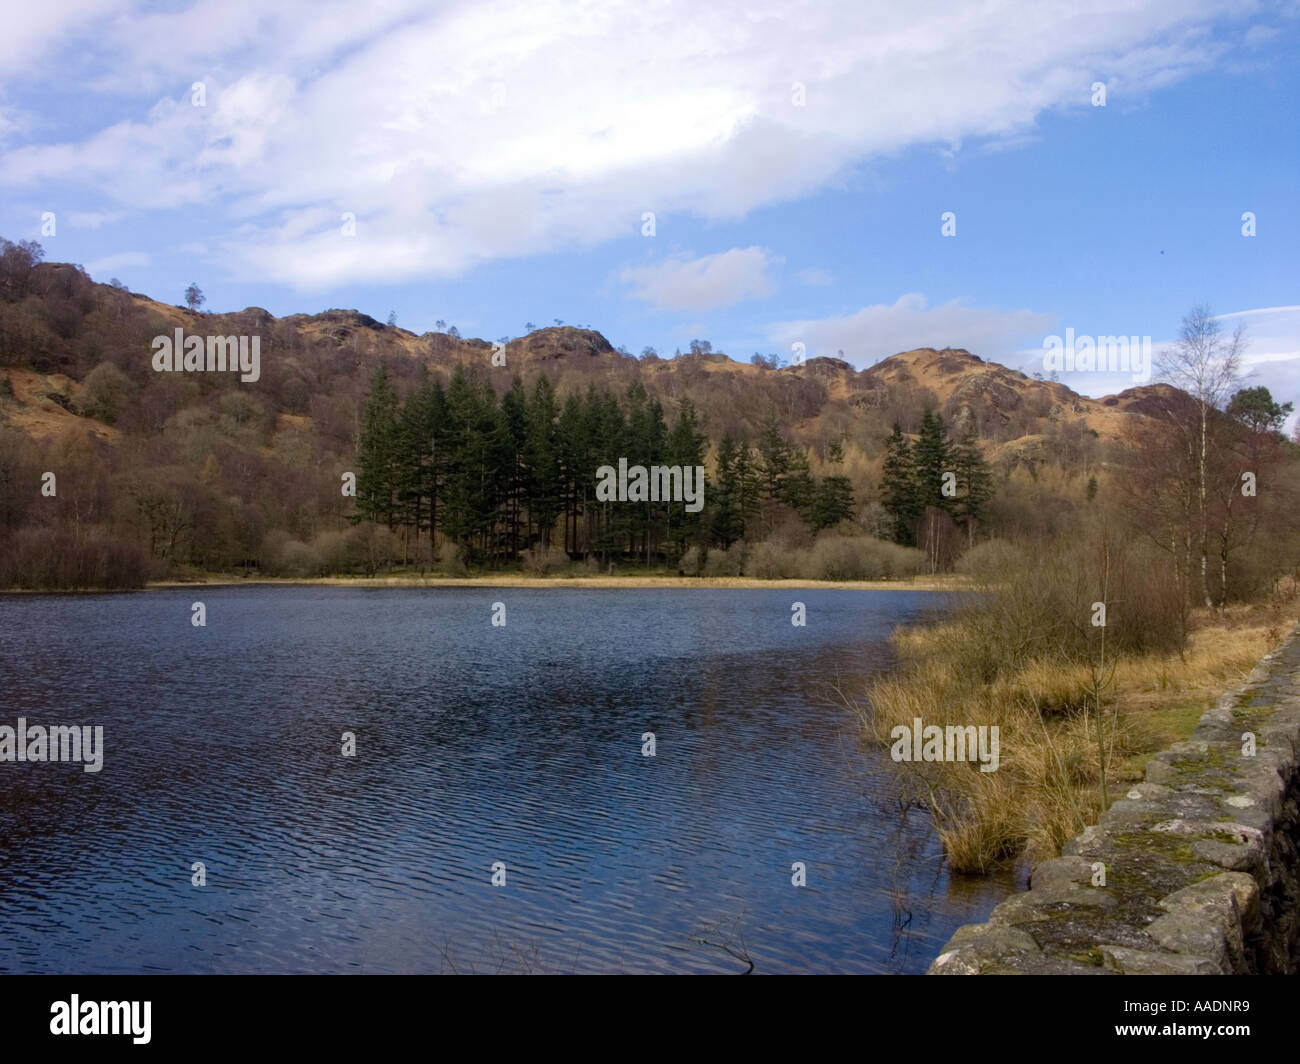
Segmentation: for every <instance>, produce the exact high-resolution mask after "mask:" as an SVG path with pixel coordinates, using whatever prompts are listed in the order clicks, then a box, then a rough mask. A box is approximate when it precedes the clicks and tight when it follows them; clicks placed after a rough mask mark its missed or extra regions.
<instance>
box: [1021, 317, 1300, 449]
mask: <svg viewBox="0 0 1300 1064" xmlns="http://www.w3.org/2000/svg"><path fill="white" fill-rule="evenodd" d="M1217 317H1218V319H1219V321H1220V323H1221V324H1222V326H1223V332H1224V334H1225V336H1227V335H1231V333H1232V331H1233V330H1234V329H1235V328H1236V327H1237V324H1238V322H1242V323H1244V324H1245V326H1246V334H1245V335H1246V350H1245V354H1244V356H1243V358H1242V369H1243V380H1242V387H1248V388H1253V387H1256V386H1258V385H1263V386H1264V387H1266V388H1268V390H1269V391H1270V392H1271V393H1272V395H1273V398H1274V399H1275V400H1276V401H1277V402H1279V403H1287V402H1290V403H1295V404H1296V406H1297V407H1300V306H1294V307H1260V308H1257V309H1254V310H1240V311H1233V312H1231V313H1228V314H1220V315H1217ZM1058 331H1059V332H1063V330H1058ZM1174 342H1175V341H1174V340H1173V339H1172V338H1166V339H1159V340H1156V339H1153V340H1152V342H1151V353H1152V359H1153V362H1154V360H1155V359H1157V358H1159V355H1160V352H1161V351H1163V350H1166V349H1168V348H1171V347H1173V346H1174ZM1043 354H1044V349H1043V347H1042V346H1041V345H1040V344H1035V345H1034V346H1030V347H1025V348H1023V349H1021V350H1019V351H1015V352H1012V353H1010V354H1008V356H1007V357H1006V358H1005V360H1001V361H1004V363H1005V364H1006V365H1008V366H1011V367H1013V368H1014V369H1019V370H1021V371H1022V372H1024V373H1028V374H1031V375H1032V374H1034V373H1043V372H1044V370H1043ZM1152 374H1153V378H1152V379H1153V380H1155V379H1158V375H1157V372H1156V370H1155V369H1153V370H1152ZM1058 379H1059V380H1060V382H1061V383H1062V384H1064V385H1065V386H1066V387H1068V388H1072V389H1073V390H1074V391H1076V392H1079V393H1080V394H1081V395H1090V396H1093V397H1094V398H1100V397H1101V396H1105V395H1116V394H1118V393H1119V392H1122V391H1125V390H1126V389H1128V388H1132V387H1134V386H1135V385H1136V384H1138V383H1151V382H1150V381H1147V382H1140V381H1138V382H1135V381H1134V379H1133V374H1131V373H1103V372H1089V373H1078V372H1076V373H1061V374H1059V378H1058ZM1291 420H1292V423H1294V421H1295V420H1296V418H1295V417H1294V416H1293V418H1292V419H1291Z"/></svg>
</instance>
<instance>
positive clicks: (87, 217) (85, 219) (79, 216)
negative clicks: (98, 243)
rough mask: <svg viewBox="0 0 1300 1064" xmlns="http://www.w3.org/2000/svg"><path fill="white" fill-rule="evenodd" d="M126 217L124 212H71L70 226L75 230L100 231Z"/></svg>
mask: <svg viewBox="0 0 1300 1064" xmlns="http://www.w3.org/2000/svg"><path fill="white" fill-rule="evenodd" d="M125 216H126V215H125V213H124V212H123V211H69V212H68V225H69V226H71V227H72V228H73V229H99V228H101V227H102V226H105V225H111V224H112V223H113V222H118V221H121V220H122V219H123V218H124V217H125Z"/></svg>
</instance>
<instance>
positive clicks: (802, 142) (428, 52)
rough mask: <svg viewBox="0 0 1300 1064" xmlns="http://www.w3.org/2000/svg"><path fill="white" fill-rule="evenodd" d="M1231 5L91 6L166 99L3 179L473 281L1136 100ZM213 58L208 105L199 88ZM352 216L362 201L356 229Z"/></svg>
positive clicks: (1201, 63) (109, 75) (273, 263)
mask: <svg viewBox="0 0 1300 1064" xmlns="http://www.w3.org/2000/svg"><path fill="white" fill-rule="evenodd" d="M47 6H49V7H51V8H55V7H59V6H60V5H47ZM83 7H85V8H87V9H89V10H97V8H96V6H95V4H94V3H93V2H91V0H83ZM33 10H35V9H33ZM1225 10H1226V11H1229V12H1231V11H1232V10H1234V5H1233V3H1232V0H1145V2H1142V3H1133V2H1130V0H1102V2H1100V3H1098V4H1093V5H1089V6H1088V7H1087V8H1086V9H1083V8H1080V7H1079V5H1078V4H1077V3H1076V2H1075V0H1040V2H1038V3H1036V4H1035V5H1034V8H1033V17H1031V18H1030V17H1026V16H1025V8H1024V6H1023V4H1022V3H1016V2H1011V0H991V2H989V3H984V4H980V5H970V4H969V3H966V2H965V0H948V2H946V3H935V4H927V5H899V4H897V3H894V2H893V0H876V2H863V0H839V2H827V3H818V4H803V5H800V4H795V5H793V6H792V5H791V4H789V3H787V2H784V0H781V2H777V0H766V2H764V0H719V2H718V3H711V4H708V5H700V4H698V3H695V2H694V0H690V2H688V0H676V2H668V3H662V4H654V5H647V4H644V3H641V2H640V0H622V2H619V0H609V2H605V3H601V4H599V5H590V6H585V7H582V8H580V9H575V8H574V7H573V6H572V5H571V4H566V3H563V2H561V0H456V2H452V3H448V4H440V5H438V6H437V8H436V9H433V10H431V9H430V8H429V7H428V6H427V5H425V4H423V3H419V2H417V0H388V2H387V3H384V4H382V5H379V6H378V8H377V9H371V10H368V11H367V17H366V18H364V19H362V18H359V17H357V16H356V13H355V7H354V5H352V4H351V3H350V2H344V0H334V2H331V0H320V2H316V3H310V4H308V3H306V2H305V0H286V2H285V3H283V4H281V5H277V6H276V8H275V9H274V11H271V12H268V11H266V10H265V9H264V6H263V5H261V4H259V3H256V2H254V0H199V2H197V3H194V4H191V5H190V6H189V7H187V8H186V9H184V10H181V11H150V12H149V13H148V14H143V15H139V16H137V17H132V18H118V19H111V20H106V21H105V20H101V21H100V22H99V23H94V24H93V29H94V32H95V36H94V38H93V44H94V45H95V47H94V50H93V53H90V54H93V57H94V65H95V68H94V70H93V71H92V72H88V73H85V74H83V75H81V77H82V79H83V82H84V83H85V84H80V83H77V82H76V77H77V76H76V75H75V74H70V73H68V72H66V71H63V70H61V71H60V76H61V77H64V78H71V80H72V82H73V85H72V86H71V87H72V88H75V89H76V90H77V91H83V92H87V93H89V92H90V91H91V89H93V88H94V87H100V88H101V89H102V90H103V91H105V92H108V93H111V95H109V96H108V100H109V102H110V103H111V105H112V106H113V107H115V108H116V107H118V106H120V101H121V99H122V94H128V95H127V98H129V99H135V100H139V99H140V98H141V96H140V94H141V93H142V92H144V93H150V94H152V95H150V96H148V97H147V100H149V101H152V103H153V106H152V107H141V108H140V109H138V110H136V111H135V112H133V113H132V114H131V115H130V116H129V117H126V118H123V119H122V120H119V121H115V122H110V123H108V124H105V125H103V126H102V127H101V128H99V129H98V130H97V131H96V132H94V133H92V134H90V135H88V136H85V137H84V138H81V139H78V140H73V141H68V142H65V143H34V142H31V141H30V140H29V141H28V142H27V143H26V144H25V145H22V146H20V147H17V148H16V149H14V150H10V151H5V152H0V184H8V185H11V186H20V187H22V186H26V187H31V186H37V185H41V184H45V183H47V182H53V181H66V182H70V183H77V182H80V183H82V184H84V185H86V186H89V187H92V188H94V189H95V190H96V191H97V192H102V193H103V194H106V195H107V196H109V197H110V198H111V199H113V200H115V201H116V202H117V203H118V204H120V205H122V206H131V207H140V208H150V207H164V208H165V207H174V206H184V205H201V206H202V208H203V210H204V212H205V215H206V216H208V217H211V218H212V219H214V220H215V221H217V222H220V221H221V220H222V219H224V220H226V221H230V222H232V227H231V228H232V229H233V235H228V236H226V237H225V244H224V246H223V248H222V250H221V254H222V256H223V257H224V259H225V261H226V263H227V265H228V266H229V267H231V269H232V270H233V271H234V272H235V273H236V274H237V275H239V276H241V277H244V278H249V279H254V278H255V279H258V280H262V281H280V282H285V283H289V284H293V285H296V286H299V287H315V286H323V285H329V284H334V283H342V282H346V281H395V280H402V279H410V278H416V277H434V276H449V275H455V274H458V273H461V272H463V271H465V270H466V269H468V268H470V267H472V266H474V265H475V264H476V263H479V262H483V261H489V260H494V259H501V258H509V257H517V256H523V255H529V254H534V253H538V252H550V251H558V250H562V249H565V248H570V247H577V246H589V245H592V244H595V243H598V242H601V241H605V240H609V239H611V238H615V237H621V236H626V237H631V236H634V235H636V233H637V230H638V227H639V224H640V222H639V220H640V216H641V213H642V212H643V211H647V210H649V211H655V212H656V213H657V214H658V215H659V217H660V223H661V225H662V222H663V219H665V218H670V217H671V216H672V215H673V214H675V213H685V212H689V213H695V214H698V215H701V216H703V217H706V218H710V219H721V218H738V217H741V216H743V215H745V214H746V213H747V212H749V211H751V210H753V209H755V208H758V207H761V206H766V205H771V204H775V203H779V202H781V201H784V200H788V199H791V198H794V197H798V196H801V195H805V194H807V193H809V192H812V191H814V190H816V189H818V188H822V187H825V186H826V185H828V184H829V183H832V182H836V181H839V180H842V179H843V177H844V175H845V174H846V173H848V172H850V171H851V170H852V168H853V167H854V166H856V165H857V164H859V163H860V162H861V161H863V160H865V159H869V158H871V157H874V156H878V155H881V154H884V153H890V152H895V151H898V150H901V149H903V148H906V147H908V146H911V145H916V144H925V143H941V144H950V145H959V144H962V143H963V142H974V143H975V144H979V143H981V142H987V141H990V140H994V141H1008V140H1010V139H1012V138H1015V137H1017V136H1023V135H1028V134H1029V133H1031V132H1032V130H1033V127H1034V124H1035V122H1036V120H1037V118H1038V116H1039V115H1041V114H1042V113H1043V112H1044V111H1045V110H1048V109H1053V108H1061V107H1069V106H1077V107H1080V108H1082V107H1085V106H1087V104H1088V87H1089V85H1090V84H1091V83H1092V81H1094V80H1097V79H1101V80H1106V81H1107V82H1108V84H1111V85H1112V86H1113V91H1114V92H1115V93H1117V94H1120V95H1121V96H1125V97H1130V98H1131V97H1135V96H1140V95H1141V94H1142V93H1144V92H1146V91H1148V90H1150V89H1151V88H1152V87H1153V86H1157V85H1163V84H1167V83H1168V82H1169V81H1171V80H1174V79H1176V78H1179V77H1183V76H1185V75H1187V74H1188V73H1191V72H1193V71H1196V70H1201V69H1206V68H1208V67H1211V66H1212V65H1213V64H1214V63H1215V62H1216V61H1217V59H1218V57H1219V56H1220V55H1222V54H1226V53H1228V52H1230V50H1231V49H1232V47H1233V40H1232V29H1231V27H1230V26H1228V25H1225V24H1223V23H1222V22H1217V23H1216V25H1215V28H1216V31H1217V36H1216V37H1215V38H1213V39H1211V38H1209V37H1208V36H1207V35H1206V34H1205V32H1204V30H1205V28H1206V27H1207V26H1208V25H1209V24H1210V22H1211V21H1212V20H1214V19H1215V18H1216V17H1217V16H1218V15H1219V14H1220V13H1222V12H1223V11H1225ZM6 18H7V19H8V16H6ZM25 18H26V16H25ZM51 18H52V17H51ZM74 24H76V23H75V21H74V20H73V19H70V18H69V19H62V20H61V21H60V20H53V21H52V20H51V19H46V20H44V21H42V20H41V18H40V17H38V16H36V15H32V16H31V17H30V18H29V19H28V20H27V21H26V22H24V23H22V25H23V27H24V28H23V31H22V33H20V35H19V37H20V39H21V40H24V41H28V42H30V43H32V44H33V45H39V46H40V47H41V48H42V49H45V48H48V42H49V40H50V38H51V35H52V34H55V33H57V32H62V33H64V34H65V35H66V34H67V33H68V32H70V31H69V30H68V27H69V26H70V25H74ZM399 27H400V31H399V29H398V28H399ZM6 29H8V25H7V26H6ZM89 32H90V30H87V33H89ZM1238 32H1239V33H1244V27H1242V28H1241V29H1239V31H1238ZM64 43H65V50H67V51H68V52H69V54H70V55H74V56H75V55H82V56H84V55H85V54H87V53H86V48H85V47H84V45H85V43H86V42H85V41H84V40H83V41H81V42H77V41H73V40H71V39H69V40H68V41H65V42H64ZM78 44H80V45H82V47H80V48H78V47H77V45H78ZM3 69H4V67H3V66H2V65H0V70H3ZM77 69H78V67H77V66H75V65H73V64H68V65H67V71H75V70H77ZM51 76H52V75H51ZM200 80H201V81H204V82H205V83H206V85H207V96H208V106H207V107H202V108H200V107H192V106H191V105H190V100H189V86H190V84H191V82H193V81H200ZM795 81H799V82H801V83H802V84H803V85H805V86H806V100H805V102H804V104H803V106H796V104H795V102H794V100H793V99H792V83H793V82H795ZM159 93H164V94H165V96H163V98H162V99H159V98H158V94H159ZM87 113H94V110H93V108H88V109H87ZM342 211H353V212H355V213H356V215H357V218H358V223H359V224H358V233H357V237H356V238H355V240H354V241H353V242H352V243H350V244H349V243H346V242H345V238H341V237H340V235H339V233H338V222H337V218H338V215H339V214H340V213H341V212H342ZM306 218H314V219H317V223H316V225H315V226H314V227H312V226H304V225H302V224H301V223H302V221H303V220H304V219H306ZM227 232H230V230H227Z"/></svg>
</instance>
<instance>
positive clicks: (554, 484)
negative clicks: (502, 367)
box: [526, 376, 562, 549]
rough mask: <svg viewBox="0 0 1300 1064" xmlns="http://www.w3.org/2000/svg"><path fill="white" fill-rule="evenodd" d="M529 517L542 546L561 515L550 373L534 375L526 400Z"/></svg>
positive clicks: (560, 489)
mask: <svg viewBox="0 0 1300 1064" xmlns="http://www.w3.org/2000/svg"><path fill="white" fill-rule="evenodd" d="M527 415H528V444H527V450H526V454H527V463H528V520H529V523H530V524H532V525H533V526H534V527H535V528H536V530H537V535H538V537H539V540H540V542H541V545H542V548H543V549H546V548H547V547H548V546H550V542H551V529H552V528H554V527H555V521H556V518H558V517H559V516H560V506H561V492H562V485H561V482H560V444H559V438H558V429H557V426H556V421H557V418H558V412H557V410H556V405H555V390H554V388H553V387H552V386H551V381H550V378H549V377H546V376H541V377H538V378H537V382H536V384H534V385H533V394H532V396H531V398H530V399H529V402H528V409H527Z"/></svg>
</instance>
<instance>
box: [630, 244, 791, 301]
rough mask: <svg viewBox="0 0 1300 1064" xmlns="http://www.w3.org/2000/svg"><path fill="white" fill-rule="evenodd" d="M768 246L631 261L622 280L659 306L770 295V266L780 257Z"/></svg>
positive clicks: (634, 290)
mask: <svg viewBox="0 0 1300 1064" xmlns="http://www.w3.org/2000/svg"><path fill="white" fill-rule="evenodd" d="M780 261H781V260H780V258H778V257H777V256H775V255H773V254H772V253H771V252H770V251H768V250H767V249H766V248H760V247H749V248H732V249H731V250H730V251H723V252H719V253H718V254H716V255H705V256H703V257H701V258H698V259H692V258H688V257H685V256H678V257H675V258H670V259H668V260H667V261H666V262H664V263H661V264H660V265H658V266H633V267H628V268H627V269H625V270H623V271H622V272H621V273H620V274H619V278H620V280H623V281H626V282H627V283H629V284H631V285H632V286H633V291H632V294H633V295H634V296H635V297H636V298H637V299H640V300H644V301H645V302H647V303H651V304H653V305H654V306H656V307H658V308H660V309H661V310H686V311H690V310H715V309H717V308H719V307H729V306H733V305H734V304H736V303H740V302H743V301H744V300H746V299H755V298H758V297H761V296H766V295H770V294H771V293H772V292H773V291H774V289H775V286H774V284H773V282H772V278H771V276H770V271H771V268H772V267H773V266H774V265H776V264H777V263H778V262H780Z"/></svg>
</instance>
